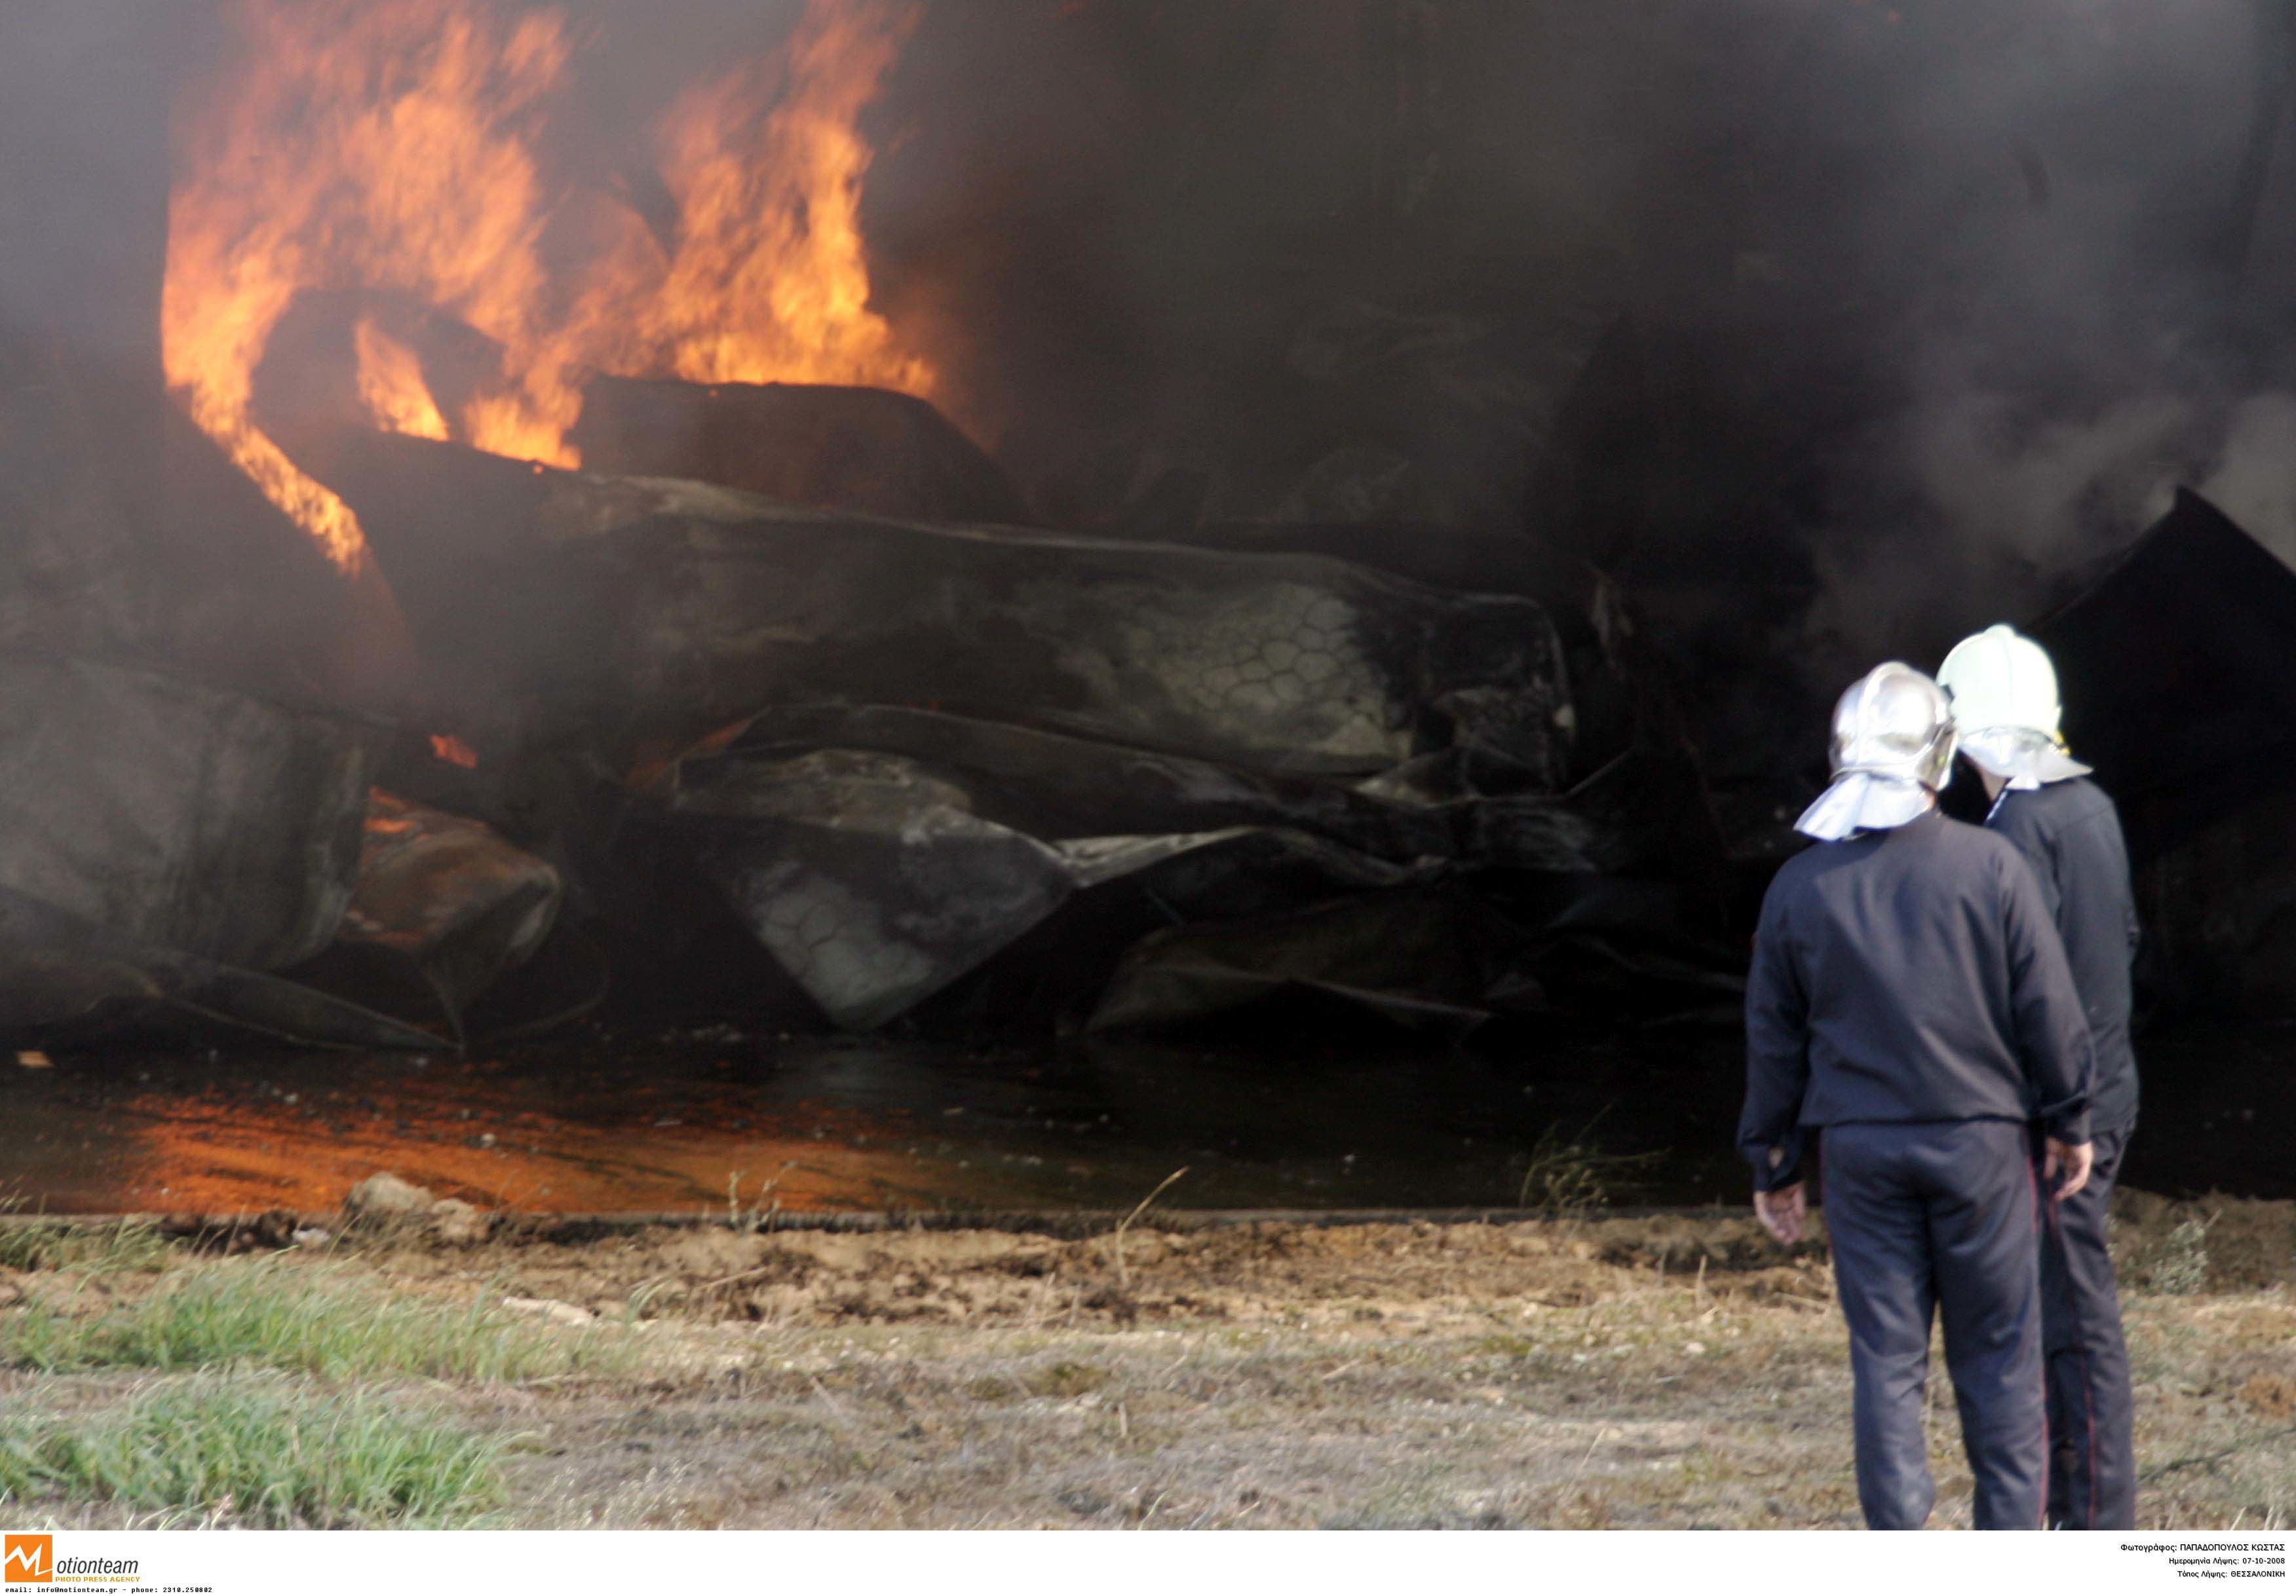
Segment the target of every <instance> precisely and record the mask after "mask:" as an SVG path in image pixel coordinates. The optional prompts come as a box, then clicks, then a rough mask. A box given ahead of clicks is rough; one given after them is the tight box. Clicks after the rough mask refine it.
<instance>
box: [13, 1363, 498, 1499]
mask: <svg viewBox="0 0 2296 1596" xmlns="http://www.w3.org/2000/svg"><path fill="white" fill-rule="evenodd" d="M503 1451H504V1445H503V1444H502V1443H501V1442H499V1441H496V1440H493V1439H490V1438H488V1437H484V1436H473V1435H471V1434H470V1433H468V1432H466V1431H464V1430H463V1429H460V1428H456V1427H455V1426H453V1425H451V1424H448V1423H446V1422H444V1421H442V1420H439V1419H436V1418H433V1417H430V1416H428V1415H425V1414H422V1413H420V1412H410V1411H408V1410H406V1409H402V1408H400V1407H398V1406H397V1405H396V1404H391V1403H389V1402H388V1401H386V1400H383V1399H381V1398H379V1397H374V1396H355V1397H349V1398H340V1397H333V1396H315V1395H305V1394H301V1393H298V1392H295V1391H293V1390H290V1389H286V1388H283V1387H273V1386H267V1385H250V1384H247V1383H245V1382H241V1381H233V1380H222V1379H197V1380H193V1381H189V1382H184V1383H180V1384H170V1385H167V1386H162V1387H157V1388H155V1389H152V1390H149V1391H145V1392H143V1393H142V1394H141V1395H137V1396H135V1397H133V1398H131V1399H130V1400H129V1401H127V1403H126V1404H122V1405H121V1406H119V1408H116V1409H113V1410H111V1412H104V1413H102V1414H98V1415H96V1416H94V1417H92V1418H91V1417H73V1418H70V1419H64V1418H43V1419H24V1418H13V1417H12V1418H9V1419H6V1420H0V1502H22V1503H26V1504H30V1503H34V1502H41V1501H54V1500H59V1499H61V1500H64V1501H73V1502H89V1501H97V1502H124V1503H127V1504H130V1505H132V1506H134V1507H136V1508H141V1509H145V1510H158V1511H176V1512H183V1513H190V1514H199V1515H201V1516H205V1515H209V1514H215V1515H218V1516H220V1517H222V1518H226V1519H229V1520H232V1521H235V1522H239V1523H246V1524H255V1525H260V1526H266V1527H274V1528H285V1527H291V1526H321V1527H329V1528H335V1527H358V1526H384V1525H390V1526H420V1527H432V1528H444V1527H449V1526H455V1525H457V1524H463V1523H467V1522H469V1521H470V1520H471V1519H472V1518H475V1517H476V1516H477V1515H478V1514H480V1512H482V1511H484V1510H487V1509H488V1508H490V1507H493V1506H496V1505H497V1504H498V1503H499V1502H501V1500H502V1494H503V1488H502V1478H501V1468H500V1463H501V1456H502V1453H503Z"/></svg>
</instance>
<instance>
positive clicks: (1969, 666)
mask: <svg viewBox="0 0 2296 1596" xmlns="http://www.w3.org/2000/svg"><path fill="white" fill-rule="evenodd" d="M1938 683H1939V685H1940V686H1942V687H1943V688H1944V689H1945V690H1946V692H1948V694H1949V695H1951V697H1952V700H1953V718H1954V723H1955V724H1956V725H1957V726H1958V727H1959V728H1960V730H1961V750H1962V752H1964V753H1965V754H1967V755H1968V756H1969V757H1970V760H1971V762H1972V763H1973V764H1974V765H1977V766H1978V768H1979V769H1980V770H1982V771H1984V772H1985V773H1987V774H1989V775H1991V776H1994V777H1997V778H1998V779H1999V780H2001V781H2004V782H2007V783H2008V784H2009V785H2010V786H2012V787H2016V788H2024V789H2031V788H2036V787H2040V786H2043V785H2045V784H2046V783H2047V782H2062V781H2064V780H2066V779H2067V778H2069V777H2071V776H2082V775H2087V773H2088V766H2087V765H2082V764H2079V763H2078V762H2076V761H2075V760H2074V759H2073V758H2072V757H2071V756H2070V755H2069V754H2067V753H2066V752H2065V745H2064V739H2063V738H2062V736H2061V735H2059V733H2058V729H2057V728H2058V723H2059V721H2060V719H2061V718H2062V714H2063V711H2062V708H2061V707H2060V706H2059V704H2058V702H2057V672H2056V667H2054V666H2053V665H2051V664H2050V663H2049V656H2048V655H2047V654H2046V652H2045V651H2043V650H2042V648H2041V645H2040V644H2039V643H2038V642H2034V641H2033V640H2032V639H2031V638H2030V637H2021V636H2020V635H2018V634H2017V631H2016V629H2015V628H2014V627H2013V626H1988V627H1987V628H1986V629H1985V630H1984V631H1982V632H1980V633H1978V634H1976V635H1975V636H1974V637H1965V638H1964V639H1962V641H1961V642H1959V643H1958V644H1956V646H1955V648H1954V651H1953V652H1952V653H1950V654H1948V655H1947V656H1946V657H1945V663H1944V664H1943V665H1941V666H1939V667H1938Z"/></svg>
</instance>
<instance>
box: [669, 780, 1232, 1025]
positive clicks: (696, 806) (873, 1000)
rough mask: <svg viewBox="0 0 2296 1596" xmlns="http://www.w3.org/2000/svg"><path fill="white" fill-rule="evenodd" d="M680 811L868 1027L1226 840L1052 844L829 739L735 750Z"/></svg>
mask: <svg viewBox="0 0 2296 1596" xmlns="http://www.w3.org/2000/svg"><path fill="white" fill-rule="evenodd" d="M672 811H673V813H675V814H677V815H679V816H680V817H682V818H684V819H685V820H687V821H688V822H691V823H696V824H697V825H698V826H699V828H700V829H701V836H702V841H701V854H702V857H703V859H704V861H705V864H706V866H707V868H708V869H709V871H710V872H711V873H712V875H713V876H714V878H715V879H716V880H717V882H718V884H719V886H720V888H721V890H722V891H723V892H724V893H725V895H726V898H727V900H728V902H730V903H731V904H732V905H733V906H734V910H735V912H736V913H738V914H740V915H741V916H742V920H743V921H745V922H746V923H747V924H748V925H749V926H750V929H751V930H752V931H753V932H754V934H755V935H756V936H757V937H758V940H759V941H760V942H762V943H763V944H764V945H765V946H766V948H767V951H768V952H770V953H771V954H773V956H774V958H775V961H776V962H779V963H780V964H781V966H782V967H783V969H784V970H787V971H788V972H789V973H790V975H791V977H792V978H794V979H795V980H796V981H797V982H798V983H799V985H800V986H803V987H804V988H805V990H806V991H807V993H808V994H809V995H811V996H812V998H813V999H814V1001H815V1002H816V1003H819V1004H820V1005H821V1008H822V1010H823V1011H824V1013H826V1014H828V1015H829V1017H830V1018H831V1019H833V1020H835V1021H836V1022H837V1023H838V1024H840V1025H841V1026H845V1027H849V1028H852V1029H857V1030H865V1029H868V1028H870V1027H874V1026H878V1025H881V1024H883V1023H885V1022H886V1021H887V1020H889V1019H893V1018H894V1017H895V1016H897V1015H898V1014H900V1013H902V1012H903V1011H906V1010H907V1009H909V1008H910V1007H912V1006H914V1004H916V1003H919V1002H921V1001H922V1000H923V999H924V998H926V997H928V996H930V995H931V994H933V993H934V992H937V991H939V990H940V989H941V988H942V987H944V986H947V985H948V983H950V982H951V981H954V980H955V979H956V978H958V977H959V976H962V975H964V973H966V972H967V971H968V970H972V969H973V968H975V967H976V966H978V965H979V964H980V962H982V961H983V960H985V959H987V958H988V957H989V956H990V955H991V954H995V953H996V951H997V950H998V949H999V948H1001V947H1004V946H1005V945H1006V944H1008V943H1010V942H1012V941H1013V939H1014V938H1016V937H1020V936H1021V935H1022V934H1023V933H1024V932H1026V931H1027V930H1029V928H1031V927H1032V926H1035V925H1036V924H1037V922H1039V921H1042V920H1043V919H1045V917H1046V916H1047V915H1049V914H1051V913H1053V912H1054V910H1055V909H1057V908H1059V907H1060V905H1061V904H1062V903H1064V902H1066V901H1067V899H1068V898H1069V896H1070V895H1071V894H1072V893H1074V892H1076V891H1078V890H1079V889H1081V888H1087V887H1091V886H1094V885H1096V884H1098V883H1099V882H1102V881H1105V880H1113V879H1114V878H1116V877H1118V876H1120V875H1124V874H1128V873H1129V872H1133V871H1136V870H1138V869H1140V868H1142V867H1143V866H1144V865H1146V864H1149V863H1154V862H1155V861H1158V860H1160V859H1165V858H1169V857H1171V856H1173V855H1176V854H1178V853H1183V852H1186V851H1189V850H1191V849H1193V848H1196V847H1203V846H1205V845H1206V844H1207V843H1210V842H1213V841H1217V840H1219V839H1221V837H1222V835H1223V834H1222V833H1218V832H1213V833H1207V834H1202V835H1198V836H1193V837H1187V836H1179V837H1144V838H1143V837H1130V838H1097V839H1074V840H1070V841H1066V842H1061V843H1044V842H1039V841H1037V839H1034V838H1032V837H1029V836H1026V835H1024V834H1022V833H1021V832H1018V831H1013V830H1011V829H1010V828H1007V827H1005V826H1001V825H998V824H996V823H995V822H993V821H989V820H986V819H983V818H982V817H981V816H980V815H978V814H974V813H972V807H971V804H970V801H969V800H968V798H966V796H965V794H964V790H962V789H961V788H958V787H956V786H955V785H954V784H953V783H950V782H946V781H942V780H940V779H939V778H937V777H936V776H934V775H933V774H931V773H930V772H928V771H926V770H924V769H923V768H922V766H920V765H917V764H916V763H915V762H914V761H912V760H907V759H903V758H900V757H897V756H892V755H885V754H872V753H863V752H857V751H854V750H849V749H820V750H816V752H813V753H809V754H805V755H801V756H799V757H796V758H794V759H790V760H783V761H768V760H742V761H726V762H723V763H721V764H719V765H717V766H715V767H714V769H713V771H712V773H711V774H710V776H709V779H707V780H705V781H700V782H693V783H689V784H686V785H685V786H683V787H682V788H681V789H680V790H679V791H678V793H677V794H676V797H675V798H674V799H673V800H672Z"/></svg>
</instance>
